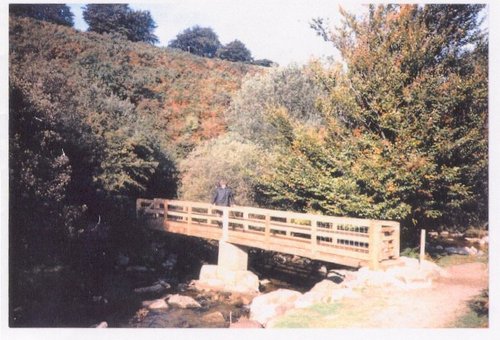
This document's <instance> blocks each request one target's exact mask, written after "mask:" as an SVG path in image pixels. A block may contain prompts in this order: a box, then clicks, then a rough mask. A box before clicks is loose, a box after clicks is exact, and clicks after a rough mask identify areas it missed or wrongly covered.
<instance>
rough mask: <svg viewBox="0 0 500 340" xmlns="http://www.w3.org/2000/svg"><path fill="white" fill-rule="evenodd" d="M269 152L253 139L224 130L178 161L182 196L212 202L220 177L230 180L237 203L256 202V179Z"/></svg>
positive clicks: (252, 203) (248, 204) (253, 203)
mask: <svg viewBox="0 0 500 340" xmlns="http://www.w3.org/2000/svg"><path fill="white" fill-rule="evenodd" d="M267 164H269V155H267V154H266V153H264V152H263V150H262V149H261V148H259V147H258V146H257V145H255V144H254V143H252V142H250V141H246V140H244V139H242V138H241V137H240V136H238V135H235V134H231V133H229V134H225V135H223V136H221V137H219V138H217V139H213V140H210V141H207V142H205V143H203V144H201V145H199V146H198V147H196V148H195V149H194V150H193V151H192V152H191V153H190V154H189V155H188V156H187V157H186V158H185V159H184V160H182V161H181V162H180V164H179V171H180V172H181V178H182V183H181V187H180V188H179V195H180V197H181V198H182V199H186V200H192V201H198V202H210V201H211V199H212V197H213V193H214V189H215V187H216V185H217V183H218V182H219V180H220V179H225V180H226V181H228V186H229V187H231V188H232V190H233V192H234V199H235V203H236V204H237V205H243V206H252V205H255V201H256V198H255V192H256V190H255V186H256V185H257V179H258V178H259V176H260V175H261V174H262V173H263V171H264V167H265V166H266V165H267Z"/></svg>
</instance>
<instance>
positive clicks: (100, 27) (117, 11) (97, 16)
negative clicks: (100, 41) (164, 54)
mask: <svg viewBox="0 0 500 340" xmlns="http://www.w3.org/2000/svg"><path fill="white" fill-rule="evenodd" d="M83 19H84V20H85V21H86V22H87V24H88V25H89V28H88V31H89V32H97V33H101V34H103V33H111V34H120V35H123V36H125V37H126V38H127V39H128V40H130V41H144V42H148V43H152V44H154V43H157V42H158V41H159V40H158V37H157V36H156V35H155V34H154V33H153V31H154V30H155V28H156V27H157V26H156V23H155V22H154V20H153V18H152V17H151V14H150V13H149V11H134V10H132V9H131V8H130V7H129V6H128V5H127V4H89V5H86V6H85V7H84V9H83Z"/></svg>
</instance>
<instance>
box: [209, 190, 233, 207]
mask: <svg viewBox="0 0 500 340" xmlns="http://www.w3.org/2000/svg"><path fill="white" fill-rule="evenodd" d="M212 204H215V205H220V206H225V207H229V206H231V204H234V198H233V191H232V190H231V189H229V188H228V187H225V188H222V187H217V189H215V193H214V197H213V199H212Z"/></svg>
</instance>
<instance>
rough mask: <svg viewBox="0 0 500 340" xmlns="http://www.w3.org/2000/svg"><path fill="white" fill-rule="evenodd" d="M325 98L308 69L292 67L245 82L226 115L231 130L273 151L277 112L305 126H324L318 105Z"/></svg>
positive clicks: (320, 87)
mask: <svg viewBox="0 0 500 340" xmlns="http://www.w3.org/2000/svg"><path fill="white" fill-rule="evenodd" d="M325 95H326V92H325V91H324V89H323V88H322V86H321V84H319V83H317V82H316V81H315V79H314V73H313V70H312V68H311V67H310V66H309V65H308V66H303V67H299V66H296V65H291V66H288V67H285V68H276V69H272V70H270V71H269V72H265V73H258V74H255V75H254V76H251V77H247V78H245V80H244V81H243V84H242V85H241V89H240V91H239V92H238V93H237V94H236V95H235V96H234V97H233V100H232V102H231V106H230V107H229V110H228V112H227V115H226V116H227V121H228V125H229V130H231V131H233V132H236V133H238V134H240V135H241V136H242V137H243V138H245V139H248V140H250V141H253V142H254V143H256V144H257V145H260V146H263V147H265V148H268V149H270V148H271V147H272V146H273V145H274V144H275V142H276V140H275V137H276V136H277V134H276V132H277V131H276V129H277V127H276V125H273V124H274V123H273V121H272V119H273V117H274V113H275V112H276V110H277V109H282V110H284V111H286V114H287V115H289V116H290V117H291V119H292V120H294V121H297V122H301V123H302V124H310V125H313V126H317V125H321V124H322V123H323V114H322V113H321V112H320V111H319V110H318V108H317V107H316V103H317V101H318V100H319V98H320V97H322V96H325ZM278 116H279V115H278Z"/></svg>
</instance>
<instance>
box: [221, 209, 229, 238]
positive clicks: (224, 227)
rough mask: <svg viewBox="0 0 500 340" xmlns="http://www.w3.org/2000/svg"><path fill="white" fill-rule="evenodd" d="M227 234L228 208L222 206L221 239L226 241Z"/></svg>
mask: <svg viewBox="0 0 500 340" xmlns="http://www.w3.org/2000/svg"><path fill="white" fill-rule="evenodd" d="M228 236H229V208H228V207H222V240H223V241H227V238H228Z"/></svg>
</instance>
